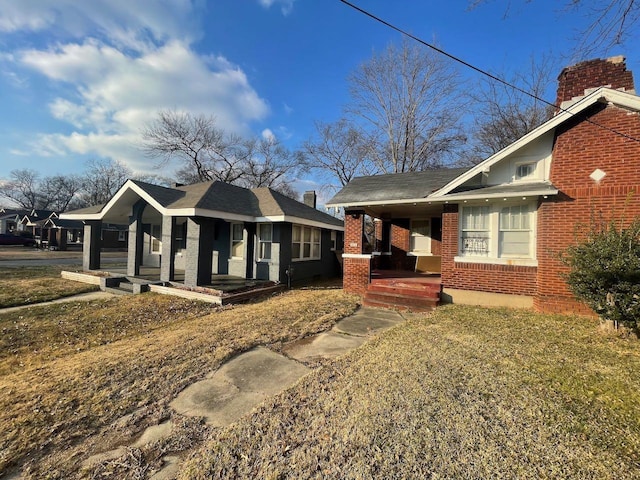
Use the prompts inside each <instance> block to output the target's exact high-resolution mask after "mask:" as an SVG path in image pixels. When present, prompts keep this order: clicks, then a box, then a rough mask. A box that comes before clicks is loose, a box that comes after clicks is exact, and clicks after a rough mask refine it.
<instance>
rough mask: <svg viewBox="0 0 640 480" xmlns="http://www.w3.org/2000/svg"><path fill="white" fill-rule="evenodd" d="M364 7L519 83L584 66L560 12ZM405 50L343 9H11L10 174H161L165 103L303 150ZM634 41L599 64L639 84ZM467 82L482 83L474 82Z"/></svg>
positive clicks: (70, 5)
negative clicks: (112, 165)
mask: <svg viewBox="0 0 640 480" xmlns="http://www.w3.org/2000/svg"><path fill="white" fill-rule="evenodd" d="M594 1H595V0H594ZM353 3H355V4H357V5H359V6H361V7H362V8H365V9H367V10H369V11H371V12H372V13H374V14H376V15H378V16H380V17H383V18H384V19H386V20H387V21H389V22H391V23H394V24H396V25H398V26H400V27H401V28H403V29H406V30H408V31H410V32H411V33H413V34H414V35H416V36H419V37H421V38H423V39H425V40H427V41H435V42H436V43H437V44H438V45H439V46H440V47H442V48H443V49H445V50H447V51H449V52H450V53H452V54H454V55H457V56H459V57H462V58H464V59H465V60H466V61H468V62H470V63H473V64H475V65H477V66H479V67H481V68H484V69H487V70H491V71H493V72H500V73H502V72H506V73H507V74H508V72H511V71H517V70H522V69H525V68H526V66H527V64H528V63H529V62H530V60H531V57H532V56H533V57H539V56H541V55H542V54H549V55H553V56H554V58H556V59H557V61H558V65H559V67H558V68H560V67H561V66H564V65H568V64H570V63H572V62H573V61H574V60H575V57H572V56H571V54H572V49H573V47H574V46H575V41H574V39H575V35H576V31H577V29H579V28H580V27H581V26H582V25H583V24H584V21H585V20H584V18H583V17H584V16H583V15H582V13H581V12H572V13H566V12H564V11H563V8H562V7H563V5H564V4H565V2H563V1H548V0H533V1H531V2H527V1H525V0H511V1H510V2H504V1H499V0H495V1H491V0H489V1H488V2H486V3H484V4H482V5H480V6H478V7H477V8H475V9H469V8H468V6H469V2H468V1H467V0H451V1H448V2H443V1H428V0H422V1H417V0H394V1H389V0H354V2H353ZM587 3H589V2H587ZM399 40H400V36H399V34H398V33H396V32H394V31H392V30H389V29H388V28H386V27H384V26H382V25H380V24H378V23H376V22H374V21H372V20H370V19H369V18H367V17H365V16H363V15H362V14H360V13H358V12H356V11H354V10H353V9H351V8H349V7H348V6H346V5H344V4H343V3H341V2H340V1H339V0H92V1H90V2H88V1H84V0H20V1H16V0H0V67H1V68H0V111H2V112H3V115H2V116H1V117H0V122H1V125H0V179H2V178H7V177H8V175H9V172H10V171H11V170H13V169H16V168H32V169H35V170H37V171H39V172H40V173H41V175H53V174H71V173H78V172H81V171H82V170H83V169H84V162H85V161H86V160H87V159H90V158H98V157H106V158H113V159H117V160H119V161H122V162H124V163H125V164H127V165H128V166H129V167H131V168H132V169H133V170H135V171H141V172H144V171H146V172H154V171H155V168H154V162H153V161H152V160H150V159H148V158H145V157H144V156H143V155H142V154H141V152H140V151H139V149H138V147H137V145H139V142H140V130H141V129H142V128H143V127H144V125H145V124H146V123H147V122H148V121H150V120H152V119H153V118H154V117H155V115H156V113H157V111H158V110H160V109H168V108H173V109H180V110H187V111H191V112H193V113H203V114H207V115H208V114H212V115H215V116H216V118H217V121H218V125H219V126H221V127H222V128H224V129H225V130H227V131H234V132H238V133H241V134H268V133H269V132H271V133H272V134H274V135H275V136H276V137H278V138H279V139H280V140H282V141H283V142H284V143H285V144H286V145H287V146H289V147H290V148H296V147H297V146H298V145H300V143H301V142H302V141H304V140H305V139H306V138H307V137H308V136H309V135H310V134H311V133H312V132H313V129H314V127H313V124H314V121H316V120H321V121H325V122H329V121H334V120H337V119H338V117H339V116H340V113H341V108H342V106H343V105H344V103H345V102H346V101H347V99H348V95H347V83H346V81H345V79H346V77H347V76H348V74H349V73H350V72H351V71H353V70H354V69H355V68H356V67H357V66H358V65H359V64H360V63H362V62H363V61H366V60H367V59H368V58H370V56H371V54H372V52H373V51H380V50H382V49H383V48H384V47H385V46H386V45H387V44H388V43H389V42H392V41H394V42H398V41H399ZM632 40H637V39H632ZM634 43H635V44H637V43H638V42H637V41H635V42H634V41H630V42H628V44H627V45H623V46H620V47H619V48H616V49H614V50H611V51H609V52H600V54H601V55H602V56H609V55H617V54H623V55H625V56H626V57H627V67H628V68H629V69H631V70H633V71H635V72H639V73H638V75H640V51H639V48H638V47H637V46H634ZM462 73H463V74H464V75H465V76H466V77H467V78H468V79H469V83H468V88H475V87H474V84H473V82H475V81H477V80H478V75H477V74H476V73H473V72H470V71H466V70H464V69H463V70H462ZM558 73H559V70H558ZM547 99H549V100H551V101H552V100H553V99H554V92H553V91H550V92H549V94H548V95H547ZM471 113H472V112H471ZM155 173H164V174H166V175H170V173H171V172H157V171H155ZM295 186H296V188H297V189H298V190H300V191H301V190H304V189H308V188H314V187H316V185H315V184H314V179H313V178H303V179H298V180H297V181H296V183H295Z"/></svg>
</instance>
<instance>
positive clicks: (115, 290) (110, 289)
mask: <svg viewBox="0 0 640 480" xmlns="http://www.w3.org/2000/svg"><path fill="white" fill-rule="evenodd" d="M104 291H105V292H109V293H113V294H114V295H133V290H127V289H124V288H120V287H105V289H104Z"/></svg>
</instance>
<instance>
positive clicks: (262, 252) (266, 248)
mask: <svg viewBox="0 0 640 480" xmlns="http://www.w3.org/2000/svg"><path fill="white" fill-rule="evenodd" d="M272 239H273V225H272V224H270V223H260V224H258V260H271V242H272Z"/></svg>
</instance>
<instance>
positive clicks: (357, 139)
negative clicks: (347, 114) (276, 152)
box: [300, 119, 378, 187]
mask: <svg viewBox="0 0 640 480" xmlns="http://www.w3.org/2000/svg"><path fill="white" fill-rule="evenodd" d="M315 127H316V133H315V135H314V136H312V137H311V138H309V139H308V140H306V141H305V142H304V143H303V144H302V150H301V152H300V153H301V155H302V156H303V158H304V160H303V162H304V163H305V164H306V165H307V166H308V167H309V168H310V169H312V170H316V171H318V172H319V173H320V174H321V175H323V176H324V178H325V180H327V183H328V185H333V186H335V183H336V181H337V183H338V185H339V186H340V187H342V186H344V185H346V184H347V183H349V182H350V181H351V179H353V178H354V177H357V176H361V175H373V174H375V173H378V169H377V168H376V166H375V165H374V164H373V163H372V162H371V161H370V160H369V156H368V150H369V149H368V148H367V143H366V142H365V140H364V138H363V136H362V133H361V131H360V130H358V129H357V128H355V126H354V125H352V124H351V123H349V122H348V121H347V120H346V119H340V120H338V121H337V122H335V123H322V122H316V124H315Z"/></svg>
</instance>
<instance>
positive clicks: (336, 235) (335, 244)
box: [331, 230, 338, 250]
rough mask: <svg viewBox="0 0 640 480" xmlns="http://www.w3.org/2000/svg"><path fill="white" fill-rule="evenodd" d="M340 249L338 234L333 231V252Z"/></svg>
mask: <svg viewBox="0 0 640 480" xmlns="http://www.w3.org/2000/svg"><path fill="white" fill-rule="evenodd" d="M337 247H338V232H336V231H335V230H331V250H336V248H337Z"/></svg>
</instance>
